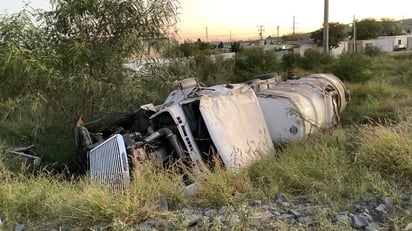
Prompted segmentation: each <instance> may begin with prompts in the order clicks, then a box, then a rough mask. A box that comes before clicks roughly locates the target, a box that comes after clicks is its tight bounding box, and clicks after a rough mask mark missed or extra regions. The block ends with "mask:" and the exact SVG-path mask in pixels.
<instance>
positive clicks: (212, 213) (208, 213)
mask: <svg viewBox="0 0 412 231" xmlns="http://www.w3.org/2000/svg"><path fill="white" fill-rule="evenodd" d="M203 215H205V216H206V217H208V218H209V219H211V220H212V219H213V217H215V216H216V215H217V211H216V209H210V208H207V209H205V210H204V211H203Z"/></svg>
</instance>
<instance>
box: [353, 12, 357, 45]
mask: <svg viewBox="0 0 412 231" xmlns="http://www.w3.org/2000/svg"><path fill="white" fill-rule="evenodd" d="M355 52H356V19H355V15H353V53H355Z"/></svg>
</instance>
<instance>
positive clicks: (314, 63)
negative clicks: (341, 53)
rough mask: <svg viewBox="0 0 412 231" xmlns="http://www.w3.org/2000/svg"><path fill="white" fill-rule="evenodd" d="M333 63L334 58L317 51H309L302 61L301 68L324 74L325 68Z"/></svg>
mask: <svg viewBox="0 0 412 231" xmlns="http://www.w3.org/2000/svg"><path fill="white" fill-rule="evenodd" d="M332 61H333V60H332V58H331V57H330V56H329V55H328V54H325V53H324V52H321V51H319V50H317V49H308V50H306V51H305V54H304V56H303V57H302V59H301V62H300V67H302V68H303V69H305V70H311V71H314V72H322V71H323V70H322V69H323V66H324V65H327V64H329V63H331V62H332Z"/></svg>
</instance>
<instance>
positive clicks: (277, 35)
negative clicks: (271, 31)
mask: <svg viewBox="0 0 412 231" xmlns="http://www.w3.org/2000/svg"><path fill="white" fill-rule="evenodd" d="M276 43H279V25H278V26H277V27H276Z"/></svg>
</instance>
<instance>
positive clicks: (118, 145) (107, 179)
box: [90, 134, 130, 191]
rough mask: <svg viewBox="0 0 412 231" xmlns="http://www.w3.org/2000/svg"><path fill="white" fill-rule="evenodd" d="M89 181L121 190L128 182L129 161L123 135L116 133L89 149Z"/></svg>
mask: <svg viewBox="0 0 412 231" xmlns="http://www.w3.org/2000/svg"><path fill="white" fill-rule="evenodd" d="M90 176H91V181H92V182H95V183H98V184H106V185H110V187H111V188H112V189H114V190H116V191H117V190H123V189H124V188H125V187H127V186H128V185H129V183H130V173H129V163H128V161H127V154H126V148H125V145H124V141H123V137H122V136H121V135H119V134H116V135H114V136H112V137H110V138H109V139H107V140H105V141H104V142H103V143H101V144H99V145H98V146H97V147H95V148H93V149H92V150H91V151H90Z"/></svg>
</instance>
